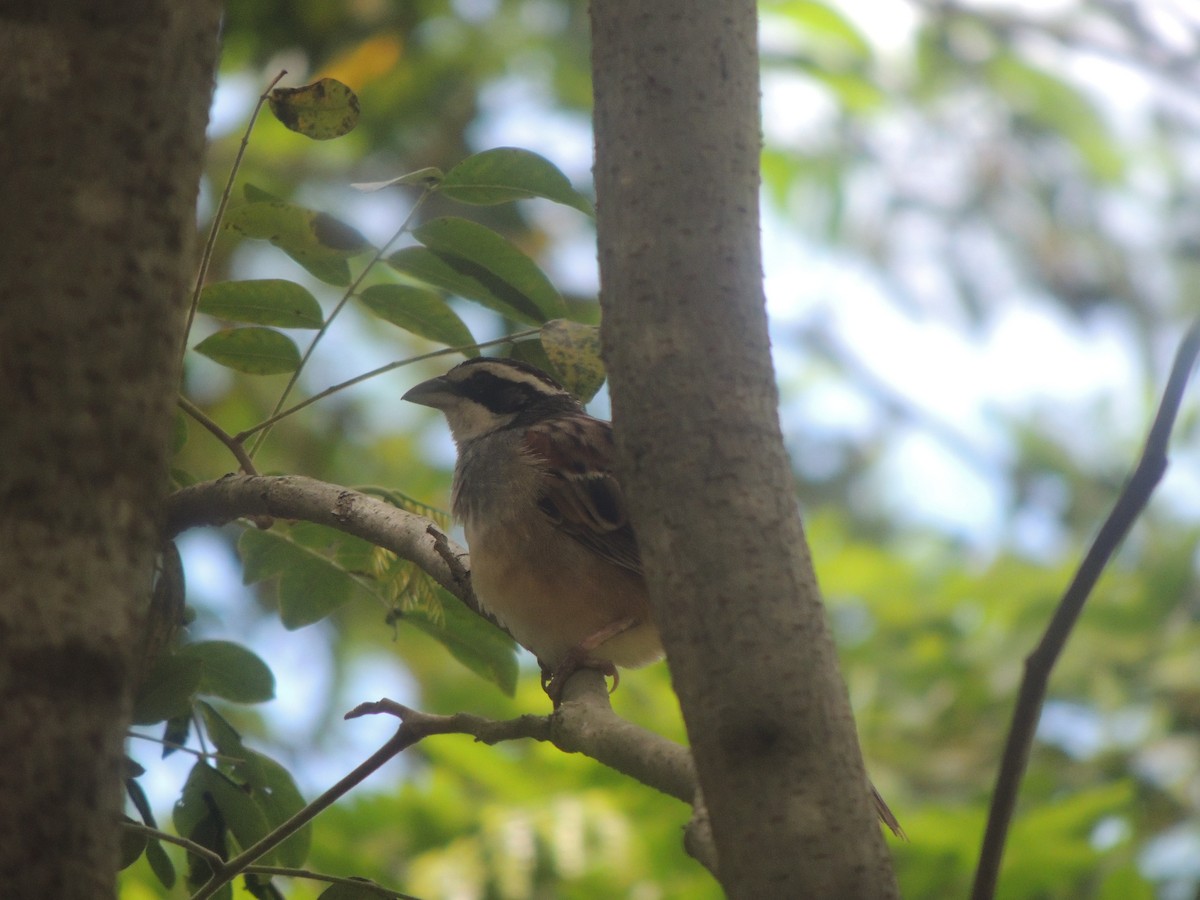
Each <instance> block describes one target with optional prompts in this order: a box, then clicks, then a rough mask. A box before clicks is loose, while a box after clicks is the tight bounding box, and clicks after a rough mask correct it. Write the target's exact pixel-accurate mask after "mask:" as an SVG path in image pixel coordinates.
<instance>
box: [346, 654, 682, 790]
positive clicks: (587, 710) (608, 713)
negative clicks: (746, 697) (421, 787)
mask: <svg viewBox="0 0 1200 900" xmlns="http://www.w3.org/2000/svg"><path fill="white" fill-rule="evenodd" d="M381 713H382V714H386V715H391V716H396V717H397V718H399V719H400V720H401V721H402V722H403V723H404V724H403V725H402V726H401V730H402V731H404V732H405V733H406V734H408V735H409V736H410V737H412V738H413V739H414V741H415V740H421V739H422V738H425V737H428V736H430V735H434V734H467V735H470V736H471V737H473V738H475V740H477V741H482V742H483V743H485V744H498V743H500V742H502V741H512V740H519V739H526V738H527V739H531V740H535V741H543V742H546V743H550V744H553V745H554V746H555V747H557V748H558V749H559V750H562V751H563V752H564V753H582V754H583V755H584V756H588V757H591V758H592V759H594V760H596V761H597V762H600V763H603V764H604V765H606V766H608V767H609V768H611V769H614V770H616V771H618V772H620V773H622V774H624V775H628V776H629V777H631V778H633V779H635V780H637V781H640V782H641V783H642V784H644V785H646V786H648V787H652V788H655V789H656V790H659V791H662V792H663V793H664V794H667V795H668V796H671V797H674V798H676V799H677V800H682V801H683V802H684V803H691V802H692V800H693V797H694V796H695V793H696V773H695V770H694V769H693V767H692V755H691V753H690V752H689V751H688V748H687V747H684V746H683V745H682V744H677V743H675V742H674V741H672V740H669V739H667V738H665V737H662V736H661V735H657V734H654V733H653V732H651V731H647V730H646V729H644V728H640V727H638V726H637V725H634V724H633V723H632V722H628V721H626V720H625V719H622V718H621V717H620V716H618V715H617V714H616V713H615V712H613V708H612V705H611V704H610V703H609V699H608V690H607V688H606V687H605V685H604V678H603V676H602V675H601V674H600V673H599V672H595V671H592V670H590V669H581V670H580V671H579V672H577V673H575V675H573V676H572V677H571V679H570V681H568V682H567V684H566V686H565V688H564V692H563V703H562V705H561V706H559V708H558V709H557V710H555V711H554V712H553V713H551V714H550V715H549V716H518V717H517V718H515V719H506V720H503V721H495V720H493V719H485V718H483V717H481V716H472V715H468V714H466V713H456V714H455V715H451V716H438V715H432V714H430V713H423V712H419V711H418V710H415V709H411V708H410V707H407V706H403V705H402V704H400V703H397V702H395V701H394V700H387V699H383V700H378V701H376V702H374V703H363V704H360V705H359V706H357V707H355V708H354V709H353V710H351V711H350V712H349V713H347V714H346V718H347V719H354V718H358V717H360V716H367V715H378V714H381Z"/></svg>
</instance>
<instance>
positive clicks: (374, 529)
mask: <svg viewBox="0 0 1200 900" xmlns="http://www.w3.org/2000/svg"><path fill="white" fill-rule="evenodd" d="M245 516H270V517H272V518H278V519H303V520H304V521H306V522H315V523H316V524H318V525H328V526H329V527H331V528H336V529H338V530H339V531H344V532H345V533H346V534H352V535H354V536H355V537H360V538H362V539H363V540H366V541H370V542H371V543H372V544H375V545H376V546H378V547H383V548H384V549H385V550H390V551H392V552H393V553H395V554H396V555H397V556H399V557H401V558H403V559H407V560H409V561H410V562H412V563H415V564H416V565H417V566H419V567H420V568H421V569H423V570H424V571H425V572H426V573H427V574H428V575H429V576H430V577H431V578H432V579H433V580H434V581H436V582H437V583H438V584H440V585H441V586H442V587H444V588H445V589H446V590H447V591H449V592H450V593H451V594H453V595H454V596H455V597H457V598H458V599H459V600H461V601H462V602H463V603H465V604H466V605H467V608H468V609H470V610H471V611H472V612H474V613H475V614H477V615H479V616H482V617H483V618H485V619H487V620H488V621H489V622H491V623H492V624H493V625H495V626H496V627H498V628H501V629H503V626H502V625H500V623H499V622H498V621H497V620H496V619H495V617H494V616H492V615H490V614H489V613H488V612H486V611H485V610H483V609H481V608H480V606H479V601H478V600H476V599H475V593H474V592H473V591H472V590H471V573H470V571H469V570H468V567H467V559H468V557H467V551H466V550H464V549H463V548H462V547H460V546H459V545H458V544H456V543H454V542H453V541H451V540H450V538H448V537H447V536H446V535H445V534H444V533H443V532H442V530H441V529H440V528H438V527H437V525H435V524H434V523H433V522H431V521H429V519H426V518H425V517H424V516H418V515H416V514H415V513H410V512H406V511H405V510H402V509H398V508H397V507H395V506H392V505H391V504H390V503H385V502H383V501H382V500H378V499H376V498H375V497H368V496H367V495H366V494H360V493H359V492H358V491H353V490H350V489H349V488H344V487H341V486H339V485H335V484H328V483H327V482H324V481H317V480H316V479H313V478H305V477H303V476H300V475H279V476H263V475H227V476H225V477H224V478H219V479H217V480H216V481H205V482H201V483H200V484H193V485H190V486H189V487H186V488H183V489H181V490H178V491H176V492H175V493H174V494H172V495H171V496H170V497H169V498H168V500H167V521H166V526H165V535H164V536H165V537H167V538H172V537H174V536H175V535H177V534H179V533H180V532H182V531H186V530H187V529H189V528H196V527H198V526H202V525H224V524H225V523H227V522H232V521H233V520H234V519H239V518H242V517H245ZM505 630H506V629H505Z"/></svg>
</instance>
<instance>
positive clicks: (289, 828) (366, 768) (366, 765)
mask: <svg viewBox="0 0 1200 900" xmlns="http://www.w3.org/2000/svg"><path fill="white" fill-rule="evenodd" d="M420 739H421V736H420V735H418V736H415V737H414V736H413V735H412V734H410V733H409V732H406V731H405V730H404V729H403V728H401V729H400V730H399V731H397V732H396V733H395V734H394V735H393V736H392V737H391V738H390V739H389V740H388V741H387V742H386V743H385V744H384V745H383V746H382V747H380V748H379V749H378V750H376V751H375V752H374V753H372V754H371V755H370V756H369V757H367V759H366V760H364V761H363V762H362V763H360V764H359V765H358V766H356V767H355V768H354V769H353V770H352V771H351V772H350V773H349V774H348V775H346V777H345V778H342V779H340V780H339V781H338V782H337V783H336V784H335V785H333V787H331V788H329V790H327V791H325V793H323V794H321V796H319V797H317V798H316V799H315V800H313V801H312V802H311V803H309V804H308V805H307V806H305V807H304V808H303V809H301V810H300V811H299V812H297V813H296V814H295V815H294V816H292V817H291V818H290V819H288V820H287V821H286V822H283V823H282V824H280V825H279V826H278V827H276V828H275V829H273V830H272V831H271V833H270V834H268V835H266V836H265V837H263V838H262V840H260V841H258V842H257V843H255V844H252V845H251V846H249V847H247V848H246V849H245V850H243V851H242V852H241V853H239V854H238V855H237V856H235V857H233V858H232V859H230V860H229V861H227V862H222V863H221V864H220V865H216V866H214V867H213V874H212V877H211V878H209V880H208V882H207V883H206V884H205V885H204V887H202V888H201V889H200V890H198V891H197V892H196V893H195V894H193V895H192V898H191V900H205V898H206V897H211V896H213V895H214V894H216V893H217V891H219V890H220V889H221V888H222V887H223V886H224V885H226V884H228V883H229V882H230V881H232V880H233V879H234V878H236V877H237V876H238V875H240V874H241V873H242V872H244V871H245V870H246V867H247V866H249V865H251V864H253V862H254V861H255V860H256V859H261V858H262V856H263V855H264V854H266V853H268V852H270V851H271V850H273V849H275V848H276V847H278V846H279V845H280V844H282V843H283V842H284V841H286V840H287V839H288V838H289V837H291V836H292V835H293V834H295V833H296V832H297V831H299V830H300V829H301V828H303V827H304V826H305V825H307V824H308V823H309V822H311V821H312V820H313V819H314V818H316V817H317V815H318V814H320V813H321V812H323V811H324V810H326V809H328V808H329V807H330V806H332V805H333V804H334V803H335V802H337V800H339V799H340V798H342V797H343V796H345V795H346V794H347V793H349V792H350V791H351V790H352V789H354V788H355V787H357V786H358V785H359V784H360V783H362V782H363V781H365V780H366V779H367V778H368V777H369V776H370V775H372V774H374V773H375V772H376V771H378V770H379V769H380V768H381V767H382V766H383V764H384V763H386V762H387V761H388V760H390V759H391V758H392V757H394V756H396V755H397V754H399V753H402V752H403V751H404V750H406V749H407V748H408V747H410V746H412V745H413V744H414V743H416V742H417V741H418V740H420Z"/></svg>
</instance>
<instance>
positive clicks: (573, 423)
mask: <svg viewBox="0 0 1200 900" xmlns="http://www.w3.org/2000/svg"><path fill="white" fill-rule="evenodd" d="M524 444H525V450H526V452H528V453H529V454H530V455H532V456H534V457H535V458H537V459H538V460H540V461H542V462H543V463H544V469H543V474H542V483H541V485H540V493H539V497H538V506H539V508H540V509H541V510H542V512H543V513H544V514H545V515H546V516H547V518H549V519H550V521H551V522H553V523H554V525H555V526H556V527H558V528H559V529H561V530H562V531H563V532H564V533H565V534H568V535H570V536H571V537H572V538H574V539H575V540H577V541H579V542H580V543H581V544H583V545H584V546H585V547H587V548H589V549H590V550H593V551H594V552H596V553H597V554H599V555H600V556H602V557H604V558H605V559H607V560H608V561H609V562H612V563H614V564H616V565H618V566H620V567H621V568H624V569H628V570H629V571H631V572H635V573H637V574H639V575H640V574H641V572H642V558H641V554H640V553H639V552H638V545H637V537H636V536H635V535H634V533H633V527H632V526H631V525H630V524H629V516H628V513H627V511H626V507H625V496H624V494H623V493H622V492H621V485H620V483H619V482H618V481H617V478H616V475H614V474H613V471H612V466H613V455H614V452H615V451H614V446H613V438H612V426H611V425H610V424H609V423H608V422H604V421H602V420H600V419H593V418H592V417H591V416H587V415H577V416H568V417H564V418H558V419H551V420H547V421H544V422H539V423H537V424H536V425H533V426H531V427H530V428H529V429H528V430H526V432H525V441H524Z"/></svg>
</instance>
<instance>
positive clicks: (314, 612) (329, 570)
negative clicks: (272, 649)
mask: <svg viewBox="0 0 1200 900" xmlns="http://www.w3.org/2000/svg"><path fill="white" fill-rule="evenodd" d="M238 552H239V553H241V556H242V561H243V564H244V565H243V578H244V579H245V581H246V583H247V584H250V583H253V582H255V581H261V580H262V579H264V578H270V577H274V576H278V578H279V583H278V596H279V616H280V619H281V620H282V621H283V624H284V627H286V628H289V629H296V628H302V627H303V626H305V625H311V624H312V623H313V622H319V621H320V620H321V619H323V618H325V616H327V615H329V614H330V613H331V612H333V611H334V610H335V609H337V608H338V607H339V606H341V605H342V604H343V603H345V602H346V601H347V600H349V599H350V598H351V597H352V596H354V595H356V594H358V593H360V592H363V588H362V587H361V585H359V584H358V582H357V581H355V580H354V577H353V576H352V575H350V573H348V572H346V571H345V570H344V569H343V568H341V567H340V566H338V565H337V564H336V563H335V562H333V561H332V560H331V559H329V558H328V557H327V556H325V555H323V554H322V553H320V552H318V551H317V550H315V549H313V548H311V547H306V546H303V545H301V544H300V543H298V542H297V541H296V540H295V539H294V538H293V537H292V536H291V535H290V534H289V533H288V532H287V531H284V530H283V529H280V528H278V527H277V528H276V529H273V530H271V531H259V530H258V529H247V530H246V531H244V532H242V536H241V538H240V539H239V540H238Z"/></svg>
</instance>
